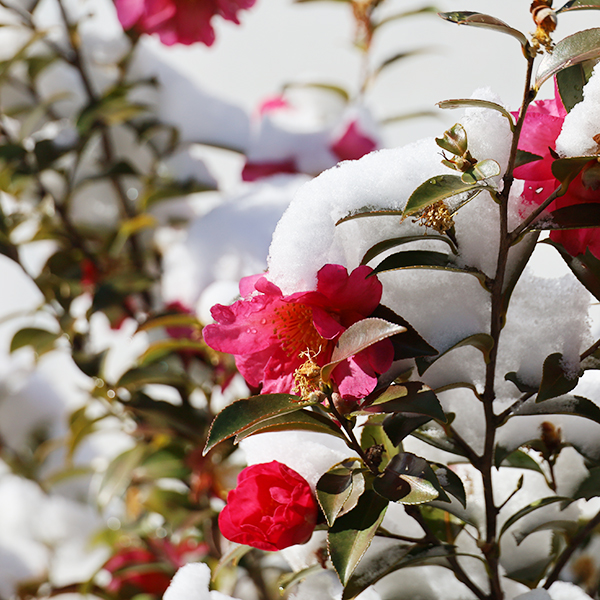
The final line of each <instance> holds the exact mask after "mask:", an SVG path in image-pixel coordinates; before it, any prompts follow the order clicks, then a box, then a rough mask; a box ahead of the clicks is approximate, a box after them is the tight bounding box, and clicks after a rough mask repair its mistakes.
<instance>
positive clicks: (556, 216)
mask: <svg viewBox="0 0 600 600" xmlns="http://www.w3.org/2000/svg"><path fill="white" fill-rule="evenodd" d="M533 227H534V228H535V229H540V230H550V231H553V230H557V229H589V228H594V227H600V205H598V204H595V203H584V204H572V205H570V206H564V207H563V208H557V209H556V210H553V211H552V212H550V213H547V214H545V215H544V216H543V217H542V218H540V219H539V220H538V221H537V222H535V223H533Z"/></svg>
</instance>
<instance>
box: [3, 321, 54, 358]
mask: <svg viewBox="0 0 600 600" xmlns="http://www.w3.org/2000/svg"><path fill="white" fill-rule="evenodd" d="M60 337H61V333H54V332H52V331H47V330H46V329H39V328H37V327H25V328H23V329H21V330H19V331H17V333H15V335H14V336H13V338H12V341H11V342H10V352H11V353H12V352H15V351H16V350H18V349H19V348H23V347H25V346H31V347H32V348H33V350H34V351H35V353H36V354H37V355H38V356H41V355H42V354H45V353H46V352H49V351H50V350H52V349H53V348H54V344H55V343H56V340H58V339H59V338H60Z"/></svg>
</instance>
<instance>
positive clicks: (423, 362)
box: [416, 333, 494, 375]
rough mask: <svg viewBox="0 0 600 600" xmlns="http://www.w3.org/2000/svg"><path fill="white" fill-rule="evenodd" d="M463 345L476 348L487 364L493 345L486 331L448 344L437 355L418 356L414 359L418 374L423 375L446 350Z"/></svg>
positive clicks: (492, 340) (446, 352)
mask: <svg viewBox="0 0 600 600" xmlns="http://www.w3.org/2000/svg"><path fill="white" fill-rule="evenodd" d="M464 346H473V347H474V348H477V350H479V351H480V352H481V353H482V354H483V360H484V361H485V364H488V363H489V361H490V352H491V351H492V348H493V347H494V339H493V338H492V336H491V335H489V334H488V333H474V334H473V335H470V336H468V337H466V338H464V339H462V340H460V342H457V343H456V344H454V346H450V348H448V349H447V350H444V352H442V353H441V354H438V355H437V356H432V357H429V356H424V357H422V358H418V359H417V360H416V363H417V369H418V371H419V375H423V373H425V371H426V370H427V369H428V368H429V367H430V366H431V365H432V364H433V363H434V362H436V361H437V360H439V359H440V358H441V357H442V356H444V355H446V354H448V352H452V350H456V349H458V348H463V347H464Z"/></svg>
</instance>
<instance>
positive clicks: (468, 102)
mask: <svg viewBox="0 0 600 600" xmlns="http://www.w3.org/2000/svg"><path fill="white" fill-rule="evenodd" d="M437 105H438V106H439V107H440V108H465V107H466V108H469V107H475V108H489V109H490V110H496V111H498V112H499V113H500V114H501V115H502V116H504V117H506V119H507V120H508V123H509V125H510V130H511V131H514V130H515V122H514V119H513V117H512V115H511V114H510V113H509V112H508V111H507V110H506V109H505V108H504V106H502V105H500V104H498V103H496V102H491V101H490V100H478V99H476V98H457V99H452V100H442V101H441V102H438V103H437ZM540 158H541V157H540Z"/></svg>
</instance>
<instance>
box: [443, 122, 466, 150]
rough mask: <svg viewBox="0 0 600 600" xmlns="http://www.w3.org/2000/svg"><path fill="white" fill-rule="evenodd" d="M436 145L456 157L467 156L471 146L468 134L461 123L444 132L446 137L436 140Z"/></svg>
mask: <svg viewBox="0 0 600 600" xmlns="http://www.w3.org/2000/svg"><path fill="white" fill-rule="evenodd" d="M435 143H436V144H437V145H438V146H439V147H440V148H441V149H442V150H446V151H447V152H450V154H454V155H455V156H465V154H467V151H468V144H469V143H468V140H467V132H466V131H465V128H464V127H463V126H462V125H461V124H460V123H456V124H455V125H453V126H452V127H451V128H450V129H448V130H447V131H444V137H442V138H435Z"/></svg>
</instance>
